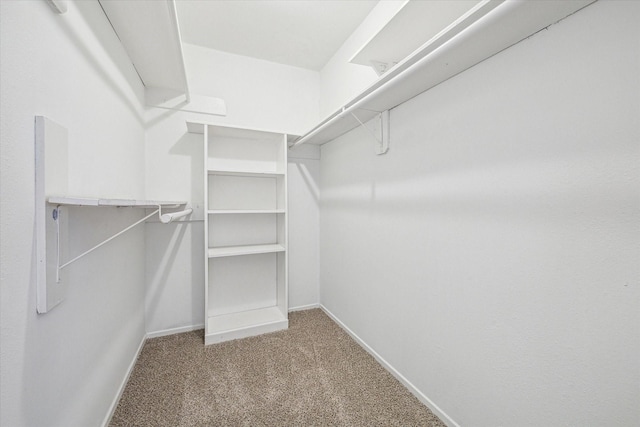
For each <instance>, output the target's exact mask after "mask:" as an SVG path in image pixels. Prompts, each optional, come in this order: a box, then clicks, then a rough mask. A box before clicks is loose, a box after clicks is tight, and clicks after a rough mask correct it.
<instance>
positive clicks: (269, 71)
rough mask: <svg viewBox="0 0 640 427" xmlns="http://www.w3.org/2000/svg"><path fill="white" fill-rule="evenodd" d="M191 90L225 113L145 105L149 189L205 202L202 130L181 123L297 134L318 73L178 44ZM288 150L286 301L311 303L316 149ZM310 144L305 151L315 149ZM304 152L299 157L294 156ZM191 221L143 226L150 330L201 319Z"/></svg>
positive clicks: (195, 231)
mask: <svg viewBox="0 0 640 427" xmlns="http://www.w3.org/2000/svg"><path fill="white" fill-rule="evenodd" d="M185 61H186V69H187V75H188V79H189V85H190V89H191V91H192V93H194V94H198V95H206V96H213V97H217V98H222V99H223V100H224V101H225V103H226V105H227V111H228V114H227V116H226V117H220V116H212V115H205V114H194V113H184V112H179V111H169V110H162V109H159V108H148V109H147V112H146V122H147V133H146V138H147V143H146V193H147V197H149V198H159V199H167V198H169V199H175V200H187V201H189V202H190V203H195V204H200V206H202V205H203V200H202V199H203V196H202V191H203V190H202V189H203V179H202V176H203V161H202V135H196V134H188V133H187V129H186V125H185V121H186V120H193V121H205V122H208V123H216V124H221V125H232V126H241V127H249V128H257V129H264V130H271V131H277V132H283V133H291V134H296V133H302V132H304V131H306V130H307V129H308V128H310V127H311V126H312V125H313V124H315V123H316V122H317V121H318V119H319V116H318V96H319V95H318V90H319V86H318V81H319V74H318V73H317V72H314V71H309V70H304V69H302V68H296V67H290V66H286V65H281V64H275V63H271V62H267V61H263V60H257V59H253V58H247V57H243V56H239V55H232V54H228V53H224V52H219V51H215V50H211V49H206V48H202V47H199V46H195V45H188V44H187V45H185ZM313 148H316V150H315V153H313V152H312V153H308V152H305V153H301V151H300V150H296V151H292V152H291V153H290V157H291V160H290V163H289V169H288V170H289V211H290V214H289V306H290V307H299V306H304V305H309V304H317V303H318V287H319V272H318V268H319V263H318V252H319V242H318V235H319V232H318V221H319V219H318V215H319V206H318V182H319V171H320V166H319V150H318V149H317V147H313ZM313 148H311V151H313ZM300 156H302V157H303V159H302V160H296V159H295V157H300ZM192 219H193V220H194V221H191V222H189V223H186V224H183V223H174V224H169V225H164V224H159V223H147V224H146V225H145V227H146V229H147V234H146V246H147V253H146V262H147V279H146V289H147V296H146V303H145V307H146V309H145V312H146V323H147V331H148V332H150V333H153V334H155V333H163V331H164V332H168V331H174V332H175V331H178V330H181V329H189V328H194V327H202V325H203V324H204V276H203V274H204V256H203V254H202V250H203V249H202V248H203V247H204V242H203V222H202V219H203V217H202V214H201V213H200V215H194V216H193V217H192Z"/></svg>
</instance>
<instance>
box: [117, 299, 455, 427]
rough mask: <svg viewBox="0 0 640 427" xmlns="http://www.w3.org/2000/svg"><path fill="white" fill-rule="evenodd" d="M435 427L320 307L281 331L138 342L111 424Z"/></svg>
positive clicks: (197, 333) (424, 410)
mask: <svg viewBox="0 0 640 427" xmlns="http://www.w3.org/2000/svg"><path fill="white" fill-rule="evenodd" d="M290 425H291V426H444V424H443V423H442V422H441V421H440V420H439V419H438V418H437V417H436V416H435V415H434V414H433V413H432V412H431V411H429V409H428V408H427V407H425V406H424V405H422V404H421V403H420V402H419V401H418V400H417V399H416V398H415V397H414V396H413V395H412V394H411V393H409V391H407V389H405V388H404V387H403V386H402V385H401V384H400V383H399V382H398V381H397V380H396V379H395V378H393V376H391V374H389V373H388V372H387V371H386V370H385V369H384V368H383V367H382V366H380V365H379V364H378V363H377V362H376V361H375V360H374V359H373V358H372V357H371V356H370V355H369V354H368V353H367V352H366V351H364V350H363V349H362V348H361V347H360V346H359V345H358V344H357V343H356V342H355V341H353V340H352V339H351V338H350V337H349V336H348V335H347V334H346V333H345V332H344V331H343V330H342V329H341V328H340V327H339V326H338V325H336V324H335V323H334V322H333V321H332V320H331V319H330V318H329V317H327V315H326V314H324V313H323V312H322V311H321V310H320V309H314V310H307V311H300V312H294V313H291V314H290V315H289V329H288V330H287V331H281V332H275V333H272V334H266V335H262V336H258V337H253V338H247V339H243V340H236V341H230V342H226V343H221V344H215V345H211V346H208V347H205V346H204V345H203V331H202V330H200V331H195V332H188V333H183V334H177V335H172V336H167V337H161V338H154V339H150V340H148V341H147V342H146V344H145V346H144V348H143V349H142V352H141V354H140V357H139V359H138V361H137V363H136V365H135V368H134V371H133V373H132V375H131V378H130V379H129V382H128V384H127V386H126V388H125V391H124V393H123V396H122V399H121V400H120V403H119V405H118V407H117V409H116V411H115V414H114V416H113V418H112V420H111V426H252V427H253V426H270V427H271V426H290Z"/></svg>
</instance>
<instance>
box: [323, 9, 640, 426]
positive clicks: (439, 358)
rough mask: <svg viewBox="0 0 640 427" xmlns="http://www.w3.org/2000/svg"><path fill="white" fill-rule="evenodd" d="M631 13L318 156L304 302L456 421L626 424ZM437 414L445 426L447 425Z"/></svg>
mask: <svg viewBox="0 0 640 427" xmlns="http://www.w3.org/2000/svg"><path fill="white" fill-rule="evenodd" d="M638 18H640V3H638V2H625V1H620V2H616V1H611V2H597V3H595V4H593V5H591V6H589V7H587V8H585V9H583V10H582V11H580V12H578V13H576V14H574V15H572V16H570V17H568V18H567V19H565V20H563V21H561V22H560V23H558V24H556V25H553V26H551V27H549V28H548V29H547V30H544V31H542V32H540V33H538V34H536V35H535V36H533V37H531V38H530V39H527V40H525V41H523V42H521V43H519V44H518V45H516V46H514V47H512V48H509V49H507V50H506V51H504V52H502V53H500V54H498V55H496V56H494V57H492V58H490V59H488V60H487V61H485V62H483V63H481V64H479V65H477V66H475V67H473V68H472V69H470V70H467V71H466V72H464V73H462V74H460V75H458V76H456V77H454V78H452V79H450V80H448V81H446V82H444V83H443V84H441V85H439V86H437V87H436V88H434V89H432V90H430V91H429V92H426V93H424V94H422V95H420V96H418V97H416V98H414V99H412V100H410V101H408V102H406V103H405V104H403V105H401V106H399V107H397V108H396V109H394V110H393V111H392V113H391V148H390V150H389V152H388V154H386V155H384V156H375V155H374V150H373V142H372V141H371V140H370V137H369V136H368V134H367V133H366V132H365V131H364V130H362V129H355V130H353V131H352V132H350V133H349V134H347V135H345V136H343V137H341V138H339V139H338V140H336V141H334V142H332V143H329V144H327V145H325V146H323V147H322V161H321V214H320V224H321V235H320V242H321V253H320V255H321V287H320V289H321V303H322V304H323V305H325V306H326V307H327V308H328V309H329V310H330V311H331V312H332V313H334V314H335V315H336V316H337V317H338V318H339V319H340V320H342V321H343V322H344V323H345V324H346V325H347V326H348V327H349V328H350V329H351V330H353V331H354V332H355V333H356V334H357V335H358V336H359V337H360V338H362V339H363V340H364V341H365V342H366V343H367V344H369V345H370V346H371V347H372V348H373V349H374V350H375V351H376V352H377V353H379V354H380V355H381V356H382V357H383V358H384V359H385V360H386V361H387V362H389V363H390V364H391V365H392V366H393V367H395V368H396V369H397V370H398V371H399V372H400V373H401V374H402V375H404V376H405V377H406V378H407V379H408V380H409V381H410V382H411V383H412V384H413V385H414V386H416V387H417V388H418V389H419V390H420V391H421V392H422V393H423V394H424V395H425V396H426V397H428V398H429V399H431V400H432V401H433V402H434V403H435V404H436V405H438V406H439V407H440V408H441V409H442V410H443V411H444V413H445V414H447V415H448V416H449V417H450V418H451V419H452V421H453V422H455V423H458V424H459V425H464V426H499V425H505V426H506V425H509V426H513V425H517V426H540V425H617V426H626V425H638V424H639V423H640V410H639V409H638V405H637V403H638V400H639V398H640V395H639V390H638V384H640V310H639V306H640V283H639V280H640V264H638V259H640V257H639V255H640V191H639V189H640V169H639V168H638V165H639V160H640V143H639V141H640V122H639V121H638V117H640V80H639V79H638V76H639V75H640V46H639V40H640V33H639V29H638V28H640V27H638V26H637V22H638ZM453 422H452V423H453Z"/></svg>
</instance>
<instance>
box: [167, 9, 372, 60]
mask: <svg viewBox="0 0 640 427" xmlns="http://www.w3.org/2000/svg"><path fill="white" fill-rule="evenodd" d="M377 3H378V0H177V1H176V8H177V11H178V20H179V24H180V32H181V35H182V41H183V42H185V43H192V44H197V45H200V46H204V47H208V48H211V49H216V50H221V51H224V52H229V53H235V54H238V55H244V56H250V57H254V58H259V59H264V60H267V61H272V62H277V63H281V64H288V65H293V66H296V67H302V68H308V69H311V70H320V69H321V68H322V67H323V66H324V65H325V64H326V63H327V61H328V60H329V59H330V58H331V56H333V54H334V53H335V52H336V51H337V50H338V48H339V47H340V46H341V45H342V43H343V42H344V41H345V40H346V39H347V38H348V37H349V36H350V35H351V33H352V32H353V31H354V30H355V29H356V28H357V27H358V25H359V24H360V23H361V22H362V20H363V19H364V18H365V17H366V16H367V14H368V13H369V12H370V11H371V9H373V7H374V6H375V5H376V4H377Z"/></svg>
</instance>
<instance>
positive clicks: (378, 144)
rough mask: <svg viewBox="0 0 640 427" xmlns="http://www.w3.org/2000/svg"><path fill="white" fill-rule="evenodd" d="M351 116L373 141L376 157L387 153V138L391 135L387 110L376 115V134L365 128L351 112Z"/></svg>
mask: <svg viewBox="0 0 640 427" xmlns="http://www.w3.org/2000/svg"><path fill="white" fill-rule="evenodd" d="M351 116H353V118H354V119H356V121H357V122H358V123H359V124H360V126H362V127H363V128H365V129H366V130H367V132H369V135H371V137H372V138H373V139H374V140H375V151H376V154H377V155H379V156H380V155H382V154H386V153H387V151H389V137H390V135H391V133H390V131H389V125H390V123H391V120H390V118H391V113H390V111H389V110H385V111H383V112H381V113H379V114H378V126H377V127H376V132H374V131H372V130H371V129H369V128H368V127H367V126H365V124H364V123H362V121H361V120H360V119H359V118H358V116H356V115H355V114H354V113H353V112H351Z"/></svg>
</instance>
